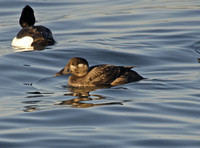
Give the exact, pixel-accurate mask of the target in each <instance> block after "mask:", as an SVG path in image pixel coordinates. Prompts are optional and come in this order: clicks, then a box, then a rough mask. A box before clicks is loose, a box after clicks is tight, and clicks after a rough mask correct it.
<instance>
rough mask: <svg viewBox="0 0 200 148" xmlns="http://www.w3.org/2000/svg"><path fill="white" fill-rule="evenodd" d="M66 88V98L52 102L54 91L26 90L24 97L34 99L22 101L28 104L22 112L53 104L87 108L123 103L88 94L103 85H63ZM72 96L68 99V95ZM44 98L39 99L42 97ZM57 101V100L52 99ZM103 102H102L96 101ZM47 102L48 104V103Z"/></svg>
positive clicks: (48, 106) (46, 107) (44, 107)
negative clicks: (76, 86)
mask: <svg viewBox="0 0 200 148" xmlns="http://www.w3.org/2000/svg"><path fill="white" fill-rule="evenodd" d="M65 88H66V89H67V93H65V94H63V96H64V97H66V98H67V99H66V100H64V101H60V102H58V103H54V102H52V100H53V98H54V97H55V93H47V92H40V91H34V92H27V94H28V96H26V98H29V99H30V98H31V99H33V98H35V100H28V101H24V102H22V103H24V104H28V105H26V106H25V109H24V110H23V111H24V112H32V111H39V110H44V109H48V108H55V106H52V104H53V105H65V106H67V107H69V108H88V107H96V106H104V105H116V104H117V105H123V104H122V103H121V102H110V101H109V102H108V100H106V98H105V97H104V96H102V95H98V94H90V92H91V91H95V90H96V89H100V88H101V89H103V88H105V87H98V88H97V87H96V88H94V87H92V88H90V87H83V88H75V87H68V86H66V87H65ZM106 88H108V87H106ZM70 96H71V97H73V98H72V99H69V97H70ZM44 97H45V100H43V99H41V98H44ZM46 98H50V99H51V101H50V100H48V101H47V100H46ZM54 101H57V100H54ZM98 102H103V103H98ZM48 103H49V104H48Z"/></svg>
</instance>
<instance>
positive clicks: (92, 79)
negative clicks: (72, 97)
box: [55, 57, 143, 87]
mask: <svg viewBox="0 0 200 148" xmlns="http://www.w3.org/2000/svg"><path fill="white" fill-rule="evenodd" d="M133 67H134V66H115V65H107V64H106V65H95V66H91V67H89V65H88V62H87V61H86V60H85V59H83V58H80V57H73V58H71V59H70V60H69V62H68V64H67V65H66V66H65V67H64V68H63V69H62V70H60V71H59V72H58V73H56V74H55V76H58V75H65V74H72V75H71V76H70V77H69V80H68V84H69V85H70V86H73V87H96V86H117V85H122V84H125V83H130V82H133V81H139V80H141V79H143V77H142V76H140V75H139V74H138V73H137V72H135V71H133V70H131V68H133Z"/></svg>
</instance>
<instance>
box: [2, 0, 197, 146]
mask: <svg viewBox="0 0 200 148" xmlns="http://www.w3.org/2000/svg"><path fill="white" fill-rule="evenodd" d="M26 4H29V5H30V6H32V7H33V9H34V10H35V15H36V19H37V24H40V25H44V26H46V27H48V28H50V29H51V31H52V32H53V34H54V37H55V39H56V41H57V44H56V45H55V46H50V47H46V48H45V49H44V50H35V51H18V50H16V49H14V48H12V46H11V41H12V39H13V38H14V36H15V35H16V34H17V32H18V31H19V30H20V26H19V24H18V19H19V17H20V13H21V10H22V8H23V7H24V6H25V5H26ZM74 56H80V57H84V58H86V59H87V60H88V62H89V64H90V65H96V64H105V63H108V64H115V65H127V66H132V65H133V66H134V65H136V66H137V68H135V70H136V71H137V72H138V73H139V74H141V75H142V76H143V77H145V78H146V79H144V80H142V81H139V82H134V83H129V84H125V85H121V86H117V87H111V88H94V89H78V88H71V87H69V86H68V85H67V79H68V76H60V77H54V76H53V75H54V74H55V73H56V72H58V71H59V70H60V69H61V68H63V67H64V66H65V65H66V64H67V62H68V60H69V59H70V58H71V57H74ZM199 57H200V3H199V1H198V0H190V1H188V0H175V1H173V0H109V1H108V0H93V1H90V0H75V1H69V0H58V1H53V0H34V1H32V0H28V1H25V0H8V1H3V0H1V1H0V69H1V70H0V75H1V77H0V96H1V99H0V147H2V148H11V147H19V148H28V147H31V148H35V147H37V148H40V147H41V148H44V147H47V148H50V147H52V148H55V147H59V148H62V147H63V148H64V147H82V148H90V147H92V148H94V147H95V148H96V147H109V148H111V147H113V148H126V147H127V148H128V147H180V148H183V147H185V148H188V147H200V91H199V89H200V85H199V82H200V69H199V62H198V58H199Z"/></svg>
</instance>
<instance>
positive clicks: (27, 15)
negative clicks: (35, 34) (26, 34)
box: [19, 5, 35, 28]
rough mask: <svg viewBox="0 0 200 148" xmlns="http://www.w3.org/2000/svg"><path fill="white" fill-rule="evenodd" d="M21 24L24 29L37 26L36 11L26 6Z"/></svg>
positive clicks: (20, 20)
mask: <svg viewBox="0 0 200 148" xmlns="http://www.w3.org/2000/svg"><path fill="white" fill-rule="evenodd" d="M19 24H20V25H21V27H22V28H24V27H30V26H34V24H35V16H34V11H33V9H32V8H31V7H30V6H29V5H26V6H25V7H24V9H23V10H22V13H21V17H20V19H19Z"/></svg>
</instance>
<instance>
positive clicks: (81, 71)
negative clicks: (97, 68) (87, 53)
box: [55, 57, 89, 77]
mask: <svg viewBox="0 0 200 148" xmlns="http://www.w3.org/2000/svg"><path fill="white" fill-rule="evenodd" d="M88 67H89V66H88V62H87V61H86V60H85V59H83V58H80V57H73V58H71V59H70V60H69V62H68V64H67V65H66V66H65V67H64V68H63V69H61V70H60V71H59V72H58V73H56V74H55V76H58V75H66V74H73V75H75V76H78V77H82V76H85V75H86V74H87V73H88Z"/></svg>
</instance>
